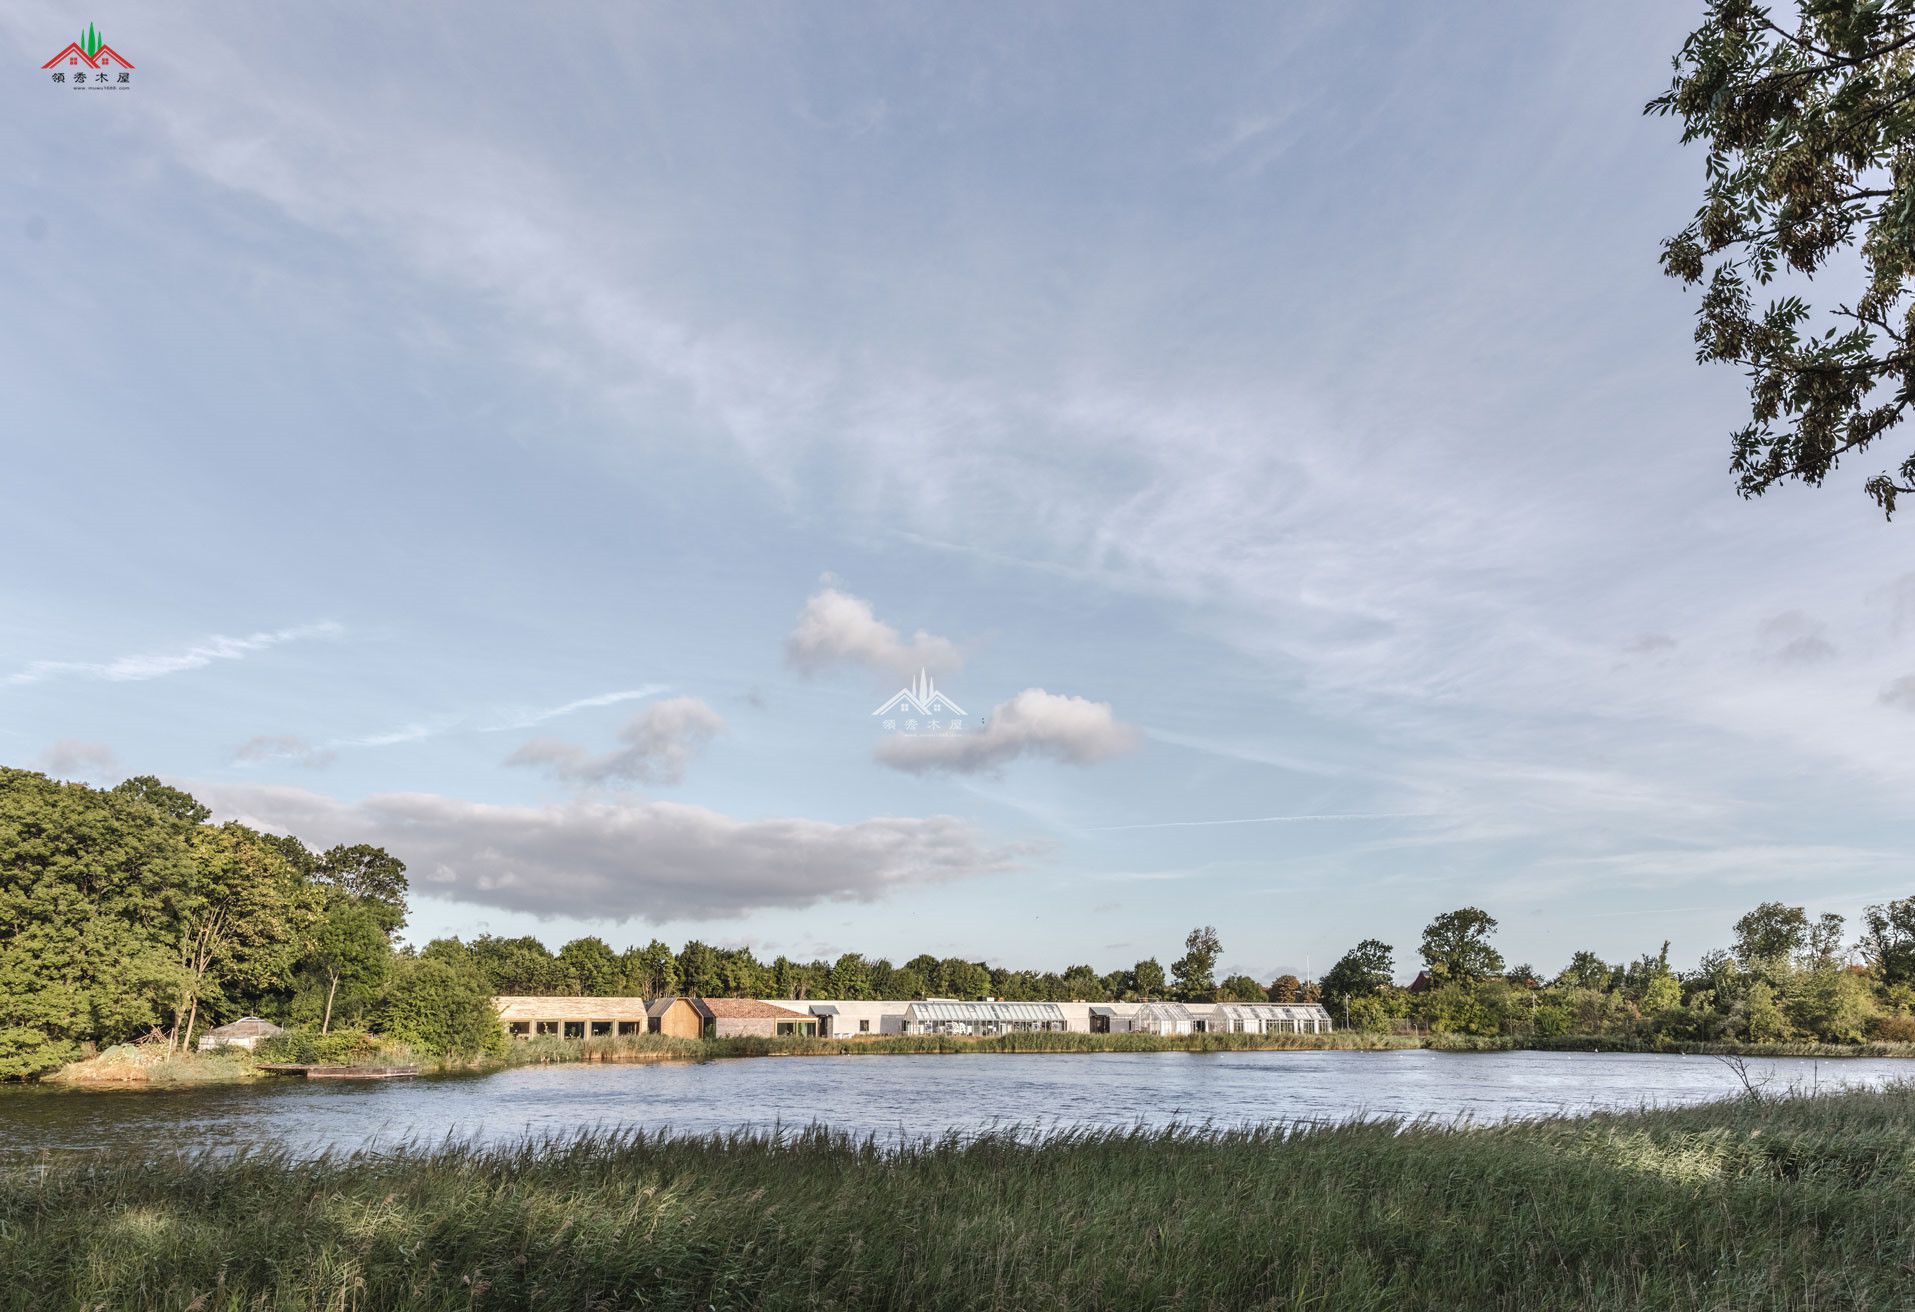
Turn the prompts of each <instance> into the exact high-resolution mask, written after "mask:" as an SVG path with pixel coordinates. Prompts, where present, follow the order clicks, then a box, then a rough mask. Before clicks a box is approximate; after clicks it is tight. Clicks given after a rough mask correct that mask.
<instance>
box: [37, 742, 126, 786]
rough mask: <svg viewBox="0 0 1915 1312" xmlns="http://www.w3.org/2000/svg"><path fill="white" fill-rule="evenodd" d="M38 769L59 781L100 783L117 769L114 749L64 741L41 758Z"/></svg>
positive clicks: (48, 750)
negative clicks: (91, 781)
mask: <svg viewBox="0 0 1915 1312" xmlns="http://www.w3.org/2000/svg"><path fill="white" fill-rule="evenodd" d="M40 765H41V768H43V769H44V770H45V771H46V772H47V773H48V774H50V775H52V776H54V777H55V778H58V779H95V780H97V779H101V778H104V777H105V776H107V775H109V774H111V773H112V772H113V771H114V770H115V769H117V768H118V765H119V763H118V761H117V760H116V759H115V758H114V755H113V749H112V748H111V747H108V746H107V745H106V744H105V743H87V742H80V741H78V740H77V739H72V738H67V739H63V740H62V741H60V742H57V743H55V744H53V746H51V747H49V748H47V749H46V751H44V752H42V753H41V754H40Z"/></svg>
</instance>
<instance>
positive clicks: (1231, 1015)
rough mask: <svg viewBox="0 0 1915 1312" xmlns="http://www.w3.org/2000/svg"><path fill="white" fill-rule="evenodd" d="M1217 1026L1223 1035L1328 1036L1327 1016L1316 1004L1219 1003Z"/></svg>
mask: <svg viewBox="0 0 1915 1312" xmlns="http://www.w3.org/2000/svg"><path fill="white" fill-rule="evenodd" d="M1216 1010H1217V1023H1216V1024H1213V1025H1212V1026H1211V1027H1210V1028H1211V1029H1212V1030H1215V1031H1218V1032H1220V1033H1224V1034H1328V1033H1329V1032H1330V1029H1331V1025H1330V1013H1329V1012H1327V1011H1325V1010H1324V1009H1323V1005H1322V1004H1321V1003H1316V1002H1220V1003H1217V1004H1216Z"/></svg>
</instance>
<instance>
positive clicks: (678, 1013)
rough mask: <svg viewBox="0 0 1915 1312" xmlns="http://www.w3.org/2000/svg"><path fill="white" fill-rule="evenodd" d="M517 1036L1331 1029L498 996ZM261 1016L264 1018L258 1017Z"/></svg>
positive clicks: (720, 1001)
mask: <svg viewBox="0 0 1915 1312" xmlns="http://www.w3.org/2000/svg"><path fill="white" fill-rule="evenodd" d="M494 1002H495V1003H496V1005H497V1006H498V1009H499V1019H500V1020H501V1021H503V1022H504V1023H505V1025H506V1028H507V1029H508V1030H509V1031H510V1032H511V1034H512V1036H513V1037H514V1038H519V1039H529V1038H532V1037H534V1036H537V1035H552V1036H557V1037H562V1038H571V1039H583V1038H602V1037H609V1036H613V1035H622V1034H645V1033H651V1034H663V1035H666V1036H669V1037H672V1038H680V1039H696V1038H701V1037H705V1036H716V1037H730V1036H732V1035H755V1036H760V1037H768V1038H776V1037H778V1036H779V1035H816V1036H819V1037H822V1038H833V1039H843V1038H857V1037H860V1036H869V1037H874V1038H875V1037H879V1036H882V1035H895V1034H966V1035H979V1036H983V1035H993V1034H1019V1033H1029V1032H1032V1031H1057V1032H1069V1033H1075V1034H1161V1035H1181V1034H1204V1033H1211V1034H1327V1033H1329V1032H1330V1031H1331V1030H1332V1029H1334V1028H1335V1027H1334V1026H1333V1025H1332V1024H1331V1023H1330V1013H1329V1012H1327V1011H1325V1010H1324V1009H1323V1007H1322V1006H1321V1005H1320V1004H1318V1003H1314V1002H1216V1003H1212V1002H1188V1003H1186V1002H1099V1003H1089V1002H999V1001H995V1000H990V999H987V1000H984V1001H978V1002H968V1001H962V1000H959V999H956V998H927V999H923V1000H920V1001H916V1002H898V1001H888V1002H871V1001H850V1000H846V999H835V998H834V999H819V1000H810V999H807V1000H805V1001H793V1000H791V999H788V998H757V999H753V998H658V999H656V1000H654V1001H652V1002H651V1003H649V1004H648V1003H647V1002H646V1001H645V999H643V998H578V997H563V998H541V997H502V998H496V999H494ZM260 1023H261V1024H264V1023H265V1022H263V1021H262V1022H260Z"/></svg>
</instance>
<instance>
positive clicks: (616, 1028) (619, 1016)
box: [492, 995, 647, 1039]
mask: <svg viewBox="0 0 1915 1312" xmlns="http://www.w3.org/2000/svg"><path fill="white" fill-rule="evenodd" d="M492 1005H493V1006H494V1007H496V1008H498V1012H499V1021H500V1023H501V1024H503V1025H504V1026H505V1029H506V1033H508V1034H510V1035H511V1036H512V1037H513V1038H515V1039H534V1038H539V1037H541V1036H546V1037H553V1038H560V1039H605V1038H615V1037H617V1036H618V1035H621V1034H643V1033H645V1031H646V1021H647V1017H646V1014H645V1010H646V1009H645V999H643V998H577V997H572V998H548V997H535V996H529V995H516V996H508V997H499V998H494V999H492Z"/></svg>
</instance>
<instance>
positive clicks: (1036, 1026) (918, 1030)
mask: <svg viewBox="0 0 1915 1312" xmlns="http://www.w3.org/2000/svg"><path fill="white" fill-rule="evenodd" d="M1068 1028H1070V1026H1069V1024H1068V1023H1067V1022H1066V1021H1065V1018H1064V1012H1063V1009H1062V1008H1061V1007H1059V1006H1058V1005H1057V1004H1056V1003H1055V1002H914V1003H912V1004H911V1005H910V1006H909V1007H908V1008H906V1010H905V1017H904V1032H905V1033H906V1034H972V1035H989V1034H1026V1033H1030V1032H1031V1031H1034V1030H1056V1031H1058V1032H1059V1033H1062V1032H1063V1031H1064V1030H1066V1029H1068Z"/></svg>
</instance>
